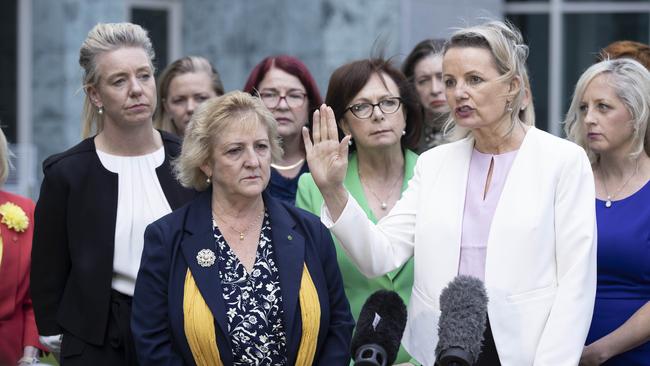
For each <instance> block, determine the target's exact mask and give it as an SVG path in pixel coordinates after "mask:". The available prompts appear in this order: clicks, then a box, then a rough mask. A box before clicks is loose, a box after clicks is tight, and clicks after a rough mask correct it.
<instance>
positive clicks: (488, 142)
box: [472, 121, 529, 155]
mask: <svg viewBox="0 0 650 366" xmlns="http://www.w3.org/2000/svg"><path fill="white" fill-rule="evenodd" d="M528 128H529V127H528V126H525V125H524V124H523V123H521V122H517V123H515V125H514V126H512V125H511V122H510V121H503V122H501V123H499V124H497V125H495V126H490V127H483V128H477V129H474V130H472V135H473V136H474V146H475V147H476V150H478V151H480V152H482V153H484V154H493V155H499V154H503V153H506V152H509V151H514V150H517V149H519V147H520V146H521V143H522V142H523V141H524V137H525V136H526V132H527V131H528Z"/></svg>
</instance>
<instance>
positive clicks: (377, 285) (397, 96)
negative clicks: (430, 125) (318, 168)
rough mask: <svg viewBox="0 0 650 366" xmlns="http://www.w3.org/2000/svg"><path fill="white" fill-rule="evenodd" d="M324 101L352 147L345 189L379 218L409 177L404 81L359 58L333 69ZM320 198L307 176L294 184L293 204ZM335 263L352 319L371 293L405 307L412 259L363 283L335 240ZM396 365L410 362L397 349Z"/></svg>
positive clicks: (413, 101)
mask: <svg viewBox="0 0 650 366" xmlns="http://www.w3.org/2000/svg"><path fill="white" fill-rule="evenodd" d="M325 103H326V104H327V105H329V106H331V108H332V109H333V111H334V114H335V116H336V118H337V121H338V128H339V129H340V131H339V136H342V135H343V134H345V135H350V136H351V137H352V139H351V141H352V144H351V146H350V151H351V152H350V156H349V164H348V170H347V174H346V177H345V187H346V188H347V190H348V191H349V192H350V194H351V195H352V196H353V197H354V198H355V199H356V200H357V201H358V202H359V203H360V205H361V206H362V207H363V209H364V210H365V212H366V214H367V215H368V218H369V219H370V220H372V221H373V222H377V221H378V220H380V219H381V218H382V217H384V216H385V215H386V214H387V213H388V212H389V211H390V209H391V208H392V207H393V205H394V204H395V202H397V200H398V199H399V198H400V197H401V193H402V191H403V190H404V189H406V187H407V185H408V181H409V180H410V179H411V176H412V175H413V168H414V166H415V162H416V160H417V154H415V153H414V152H413V151H411V150H409V149H408V148H413V147H414V146H415V144H417V141H418V136H419V128H420V124H421V120H422V117H421V110H420V107H419V105H418V100H417V96H416V95H415V92H414V90H413V89H412V87H411V86H410V84H409V83H408V81H407V79H406V77H404V75H403V74H402V73H401V72H400V71H399V70H397V69H396V68H395V67H393V66H392V65H391V64H390V62H388V61H385V60H382V59H367V60H359V61H355V62H352V63H349V64H346V65H343V66H341V67H339V68H338V69H337V70H336V71H334V73H333V74H332V77H331V78H330V81H329V86H328V88H327V97H326V100H325ZM322 204H323V197H322V196H321V194H320V192H319V190H318V188H317V187H316V184H315V183H314V180H313V178H312V176H311V174H303V175H302V176H301V177H300V180H299V182H298V192H297V195H296V205H297V206H298V207H301V208H304V209H306V210H308V211H311V212H312V213H314V214H316V215H319V216H320V213H321V206H322ZM334 241H335V243H336V251H337V259H338V263H339V266H340V268H341V272H342V274H343V284H344V288H345V294H346V295H347V297H348V300H349V302H350V306H351V308H352V315H353V316H354V318H355V319H357V318H358V316H359V312H360V311H361V307H362V306H363V304H364V302H365V301H366V299H367V298H368V296H370V295H371V294H372V293H373V292H375V291H377V290H380V289H386V290H392V291H395V292H397V293H398V294H399V295H400V296H401V297H402V299H403V300H404V302H405V303H408V300H409V298H410V296H411V287H412V286H413V260H409V261H408V262H406V263H405V264H404V265H403V266H402V267H401V268H398V269H396V270H395V271H393V272H390V273H388V274H386V275H384V276H381V277H377V278H372V279H369V278H367V277H365V276H364V275H363V274H362V273H361V272H359V270H358V269H357V267H356V266H355V265H354V264H353V263H352V262H351V261H350V259H349V258H348V257H347V255H346V254H345V252H344V251H343V250H342V248H341V247H340V246H339V244H338V242H337V241H336V239H334ZM396 362H397V363H404V362H412V363H415V362H414V361H412V360H411V357H410V356H409V355H408V354H407V353H406V351H404V350H403V349H402V348H400V351H399V354H398V357H397V360H396Z"/></svg>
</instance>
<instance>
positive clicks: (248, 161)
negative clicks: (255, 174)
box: [244, 146, 260, 169]
mask: <svg viewBox="0 0 650 366" xmlns="http://www.w3.org/2000/svg"><path fill="white" fill-rule="evenodd" d="M259 165H260V159H259V156H257V153H256V152H255V147H254V146H250V147H248V148H246V155H245V156H244V166H245V167H246V168H251V169H252V168H257V167H258V166H259Z"/></svg>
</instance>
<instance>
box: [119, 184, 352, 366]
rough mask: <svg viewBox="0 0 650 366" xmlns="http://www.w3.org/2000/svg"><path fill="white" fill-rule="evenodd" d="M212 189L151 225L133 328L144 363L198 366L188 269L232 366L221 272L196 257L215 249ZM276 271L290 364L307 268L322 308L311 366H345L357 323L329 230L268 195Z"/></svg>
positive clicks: (299, 329) (224, 357)
mask: <svg viewBox="0 0 650 366" xmlns="http://www.w3.org/2000/svg"><path fill="white" fill-rule="evenodd" d="M210 200H211V191H210V190H208V191H205V192H203V193H201V194H200V195H199V196H198V197H196V199H194V200H193V201H192V202H191V203H190V204H188V205H186V206H184V207H183V208H181V209H179V210H176V211H174V212H172V213H171V214H169V215H167V216H165V217H163V218H161V219H159V220H158V221H155V222H154V223H152V224H151V225H149V226H148V227H147V230H146V232H145V245H144V251H143V253H142V264H141V266H140V272H139V273H138V280H137V282H136V286H135V295H134V296H133V312H132V318H131V329H132V330H133V337H134V340H135V346H136V351H137V354H138V359H139V361H140V364H141V365H143V366H146V365H194V364H195V362H194V358H193V356H192V352H191V351H190V347H189V344H188V343H187V338H186V337H185V329H184V322H183V317H184V316H183V294H184V288H185V286H184V283H185V275H186V273H187V270H188V268H189V270H190V271H191V272H192V275H193V276H194V280H195V281H196V285H197V287H198V289H199V291H200V292H201V295H202V296H203V298H204V299H205V302H206V304H207V305H208V307H209V308H210V310H211V311H212V315H213V316H214V319H215V331H216V339H217V346H218V348H219V353H220V356H221V360H222V362H223V364H224V365H226V366H228V365H232V364H233V355H232V351H231V350H232V345H231V342H230V338H229V337H228V323H227V320H226V311H225V305H224V300H223V293H222V287H221V283H220V280H219V268H218V267H219V266H218V265H216V264H215V265H212V266H209V267H201V266H199V264H198V263H197V260H196V255H197V253H198V252H199V251H200V250H202V249H205V248H213V249H214V248H215V245H216V244H215V239H214V235H213V232H212V213H211V212H212V211H211V201H210ZM264 203H265V204H266V208H267V212H268V213H269V218H270V221H271V227H272V230H271V237H272V240H273V246H274V250H275V257H276V261H277V266H278V269H279V276H280V285H281V293H282V307H283V314H284V325H285V331H286V337H287V353H288V360H287V361H288V364H289V365H293V364H294V363H295V362H296V356H297V354H298V349H299V346H300V340H301V336H302V320H301V313H300V311H301V310H300V303H299V300H298V295H299V292H300V281H301V278H302V271H303V263H305V264H306V265H307V268H308V269H309V274H310V276H311V278H312V281H313V282H314V286H315V287H316V291H317V293H318V298H319V302H320V305H321V317H320V330H319V333H318V342H317V347H316V354H315V356H314V362H313V364H314V365H328V366H329V365H347V364H348V363H349V362H350V355H349V350H350V339H351V338H352V328H353V326H354V320H353V318H352V314H351V313H350V305H349V304H348V300H347V298H346V297H345V292H344V291H343V280H342V278H341V272H340V271H339V266H338V262H337V260H336V250H335V248H334V243H333V242H332V236H331V235H330V233H329V230H327V228H325V226H324V225H323V224H321V222H320V220H319V219H318V217H316V216H314V215H312V214H311V213H308V212H307V211H304V210H302V209H299V208H296V207H294V206H291V205H289V204H287V203H285V202H281V201H279V200H277V199H274V198H272V197H271V196H270V195H268V194H264Z"/></svg>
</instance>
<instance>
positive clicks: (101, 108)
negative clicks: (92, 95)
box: [97, 107, 104, 116]
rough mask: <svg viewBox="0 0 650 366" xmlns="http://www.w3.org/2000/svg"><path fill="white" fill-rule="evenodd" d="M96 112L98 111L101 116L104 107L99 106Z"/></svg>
mask: <svg viewBox="0 0 650 366" xmlns="http://www.w3.org/2000/svg"><path fill="white" fill-rule="evenodd" d="M97 113H98V114H99V115H100V116H101V115H102V114H104V107H99V108H97Z"/></svg>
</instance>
